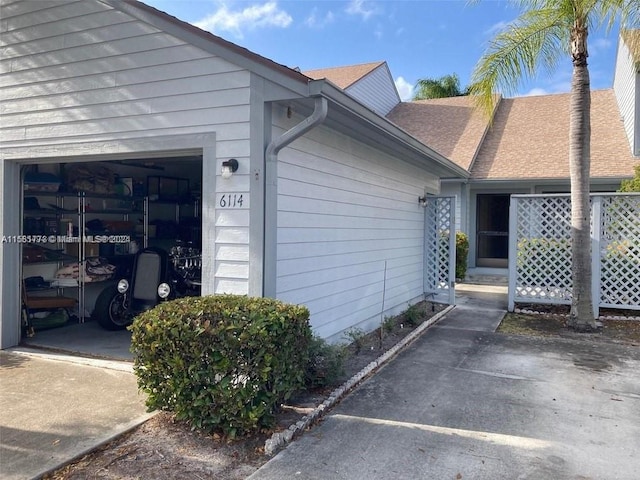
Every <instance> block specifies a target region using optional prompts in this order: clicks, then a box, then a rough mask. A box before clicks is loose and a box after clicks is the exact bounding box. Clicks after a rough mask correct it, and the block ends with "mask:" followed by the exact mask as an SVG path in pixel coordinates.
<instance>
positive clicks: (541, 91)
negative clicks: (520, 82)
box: [522, 87, 549, 97]
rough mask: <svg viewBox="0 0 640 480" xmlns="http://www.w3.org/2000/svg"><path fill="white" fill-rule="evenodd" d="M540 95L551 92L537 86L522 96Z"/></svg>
mask: <svg viewBox="0 0 640 480" xmlns="http://www.w3.org/2000/svg"><path fill="white" fill-rule="evenodd" d="M538 95H549V92H548V91H546V90H545V89H544V88H539V87H536V88H532V89H531V90H529V91H528V92H527V93H524V94H523V95H522V96H523V97H536V96H538Z"/></svg>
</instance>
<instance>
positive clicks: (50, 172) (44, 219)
mask: <svg viewBox="0 0 640 480" xmlns="http://www.w3.org/2000/svg"><path fill="white" fill-rule="evenodd" d="M22 178H23V192H24V195H23V199H22V203H21V208H22V215H21V217H22V234H23V235H22V237H21V238H19V239H16V240H17V241H19V242H20V243H21V247H22V271H21V283H22V288H21V290H22V315H21V319H20V322H21V327H22V328H21V331H22V341H21V345H22V346H26V347H36V348H45V349H52V350H56V351H60V352H69V353H74V354H83V355H87V356H93V357H102V358H109V359H116V360H129V359H131V354H130V352H129V347H130V333H129V332H128V331H127V330H124V329H115V330H112V331H110V330H107V329H105V328H103V327H102V326H101V325H100V324H99V322H97V321H96V316H97V315H99V312H97V311H96V308H95V307H96V300H97V299H98V297H99V295H100V293H101V292H103V291H104V290H105V289H107V288H111V289H113V288H114V286H115V285H116V283H117V282H118V280H119V279H120V278H129V277H130V275H131V270H132V265H133V260H134V258H135V257H136V253H139V252H140V251H142V250H143V249H145V248H147V247H153V248H159V249H161V250H163V251H165V252H167V254H168V255H169V261H170V262H171V263H172V265H174V266H175V267H176V269H178V270H180V273H181V274H184V275H190V276H192V277H194V278H195V277H198V275H199V268H200V263H199V261H197V260H193V259H194V258H198V257H199V255H200V252H201V247H202V245H201V238H202V215H201V211H202V209H201V198H202V155H192V156H183V157H168V158H161V157H158V158H156V157H154V158H131V159H118V160H103V159H101V160H100V161H83V162H68V163H40V164H28V165H23V167H22ZM81 233H83V234H84V237H83V236H81V235H80V234H81ZM187 257H188V258H189V259H190V260H189V264H188V271H187V268H186V267H185V262H184V261H183V260H184V258H187ZM198 278H199V277H198ZM194 281H197V280H194ZM98 304H99V302H98Z"/></svg>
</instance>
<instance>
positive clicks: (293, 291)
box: [277, 119, 438, 341]
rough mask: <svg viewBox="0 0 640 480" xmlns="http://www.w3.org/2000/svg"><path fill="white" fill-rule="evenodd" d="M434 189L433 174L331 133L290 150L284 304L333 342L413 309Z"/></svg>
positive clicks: (281, 224) (282, 216)
mask: <svg viewBox="0 0 640 480" xmlns="http://www.w3.org/2000/svg"><path fill="white" fill-rule="evenodd" d="M298 120H299V119H298ZM290 126H291V125H288V126H287V128H288V127H290ZM437 188H438V180H437V179H436V178H435V177H433V176H431V175H429V174H428V173H425V172H424V171H422V170H420V169H418V168H415V167H411V166H409V165H406V164H403V163H402V162H400V161H398V160H397V159H394V158H391V157H389V156H386V155H383V154H381V153H380V152H378V151H375V150H374V149H372V148H370V147H367V146H366V145H364V144H361V143H357V142H356V141H354V140H352V139H350V138H348V137H346V136H344V135H342V134H340V133H338V132H336V131H332V130H329V129H327V128H325V127H318V128H316V129H314V130H312V131H311V132H310V133H309V134H308V135H306V136H305V137H303V138H301V139H298V140H296V141H295V142H293V143H292V144H291V146H290V147H288V148H286V149H284V150H283V151H282V152H280V155H279V162H278V232H277V235H278V240H277V243H278V246H277V297H278V298H279V299H282V300H284V301H288V302H292V303H297V304H304V305H306V306H307V307H308V308H309V309H310V312H311V321H312V326H313V328H314V331H315V333H316V334H318V335H320V336H322V337H323V338H328V339H330V341H339V340H341V335H343V333H344V331H345V330H348V329H349V328H352V327H358V328H362V329H363V330H367V331H368V330H372V329H373V328H375V327H377V326H379V325H380V321H381V319H382V318H384V316H385V315H389V314H396V313H399V312H400V311H402V310H404V309H406V308H407V307H408V304H409V302H413V301H415V300H416V299H418V298H419V297H420V296H421V295H422V294H423V271H422V265H423V244H424V242H423V232H424V215H425V213H424V212H425V211H424V209H423V208H422V207H420V206H419V204H418V197H419V196H421V195H424V193H425V189H428V191H431V192H435V191H437ZM385 263H386V264H385ZM385 268H386V278H385ZM385 289H386V290H385ZM383 301H384V307H383Z"/></svg>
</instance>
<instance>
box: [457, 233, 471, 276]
mask: <svg viewBox="0 0 640 480" xmlns="http://www.w3.org/2000/svg"><path fill="white" fill-rule="evenodd" d="M468 256H469V237H467V235H466V234H465V233H462V232H456V278H459V279H461V280H464V278H465V277H466V276H467V257H468Z"/></svg>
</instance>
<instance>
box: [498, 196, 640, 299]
mask: <svg viewBox="0 0 640 480" xmlns="http://www.w3.org/2000/svg"><path fill="white" fill-rule="evenodd" d="M591 207H592V208H591V236H592V239H593V242H592V244H593V245H594V250H593V251H594V252H595V251H598V249H599V252H600V254H599V255H595V258H594V257H592V258H593V261H592V265H593V281H594V282H596V283H594V285H596V286H598V285H599V292H600V297H599V298H595V299H594V300H595V301H596V303H598V306H599V307H610V308H625V309H640V195H620V194H609V195H592V197H591ZM511 215H512V217H513V216H515V218H511V228H510V243H511V245H510V255H514V256H515V260H514V259H511V258H510V269H512V270H513V271H512V272H510V284H509V289H510V291H509V298H510V300H509V304H510V306H512V304H513V303H515V302H518V303H554V304H568V303H571V288H572V281H571V200H570V197H569V196H568V195H551V196H541V195H516V196H514V197H512V209H511ZM594 216H595V217H596V218H595V219H594ZM594 220H595V221H594ZM594 225H595V226H597V228H594ZM592 290H595V291H598V289H597V288H596V289H592Z"/></svg>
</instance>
